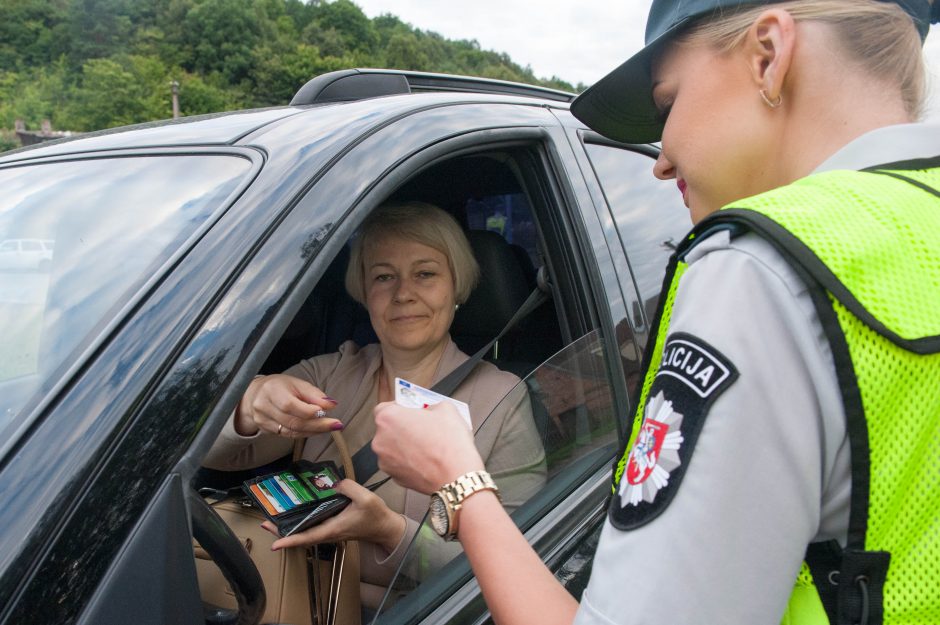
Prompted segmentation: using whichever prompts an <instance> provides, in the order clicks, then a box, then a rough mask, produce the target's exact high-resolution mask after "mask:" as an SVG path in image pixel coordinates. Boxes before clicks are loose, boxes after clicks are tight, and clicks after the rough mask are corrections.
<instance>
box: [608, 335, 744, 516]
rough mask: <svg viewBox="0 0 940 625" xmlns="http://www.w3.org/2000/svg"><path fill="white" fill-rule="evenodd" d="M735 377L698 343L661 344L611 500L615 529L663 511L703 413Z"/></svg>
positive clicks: (682, 338)
mask: <svg viewBox="0 0 940 625" xmlns="http://www.w3.org/2000/svg"><path fill="white" fill-rule="evenodd" d="M654 366H655V365H654ZM737 377H738V371H737V369H735V368H734V365H733V364H731V361H730V360H728V359H727V358H725V356H724V355H722V354H721V352H719V351H718V350H716V349H715V348H714V347H712V346H711V345H709V344H708V343H706V342H705V341H703V340H702V339H700V338H698V337H695V336H692V335H691V334H685V333H682V332H676V333H674V334H670V335H669V336H668V337H667V338H666V343H665V345H664V346H663V357H662V361H661V362H660V363H659V369H658V370H657V372H656V377H655V378H654V379H653V385H652V387H651V388H650V392H649V395H648V397H647V401H646V406H645V407H644V409H643V422H642V424H641V425H640V431H639V432H638V433H637V436H636V440H635V441H634V443H633V447H632V448H631V449H630V450H629V451H628V452H626V454H627V455H626V462H625V466H624V471H623V475H621V477H620V482H619V483H618V485H617V491H616V492H615V493H614V496H613V497H612V498H611V502H610V521H611V523H612V524H613V525H614V526H615V527H617V528H619V529H623V530H628V529H634V528H637V527H640V526H641V525H644V524H646V523H648V522H649V521H651V520H652V519H654V518H656V517H657V516H658V515H659V514H660V513H661V512H662V511H663V510H665V509H666V506H667V505H669V502H670V501H672V498H673V497H674V496H675V494H676V491H678V489H679V483H680V482H681V481H682V476H683V475H684V474H685V471H686V469H687V468H688V465H689V461H690V460H691V458H692V451H693V450H694V448H695V441H696V440H697V439H698V436H699V433H700V432H701V431H702V425H703V424H704V423H705V415H707V414H708V409H709V408H710V407H711V405H712V402H714V401H715V399H717V398H718V396H719V395H721V393H723V392H724V391H725V389H727V388H728V387H729V386H730V385H731V383H732V382H734V381H735V380H736V379H737Z"/></svg>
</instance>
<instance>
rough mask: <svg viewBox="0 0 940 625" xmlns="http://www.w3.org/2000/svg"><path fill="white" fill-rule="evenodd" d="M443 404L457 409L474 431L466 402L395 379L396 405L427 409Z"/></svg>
mask: <svg viewBox="0 0 940 625" xmlns="http://www.w3.org/2000/svg"><path fill="white" fill-rule="evenodd" d="M441 402H447V403H449V404H450V405H452V406H454V407H455V408H457V413H458V414H459V415H460V416H461V417H463V420H464V421H466V422H467V427H468V428H470V429H471V430H472V429H473V422H472V421H471V420H470V407H469V406H467V404H466V403H465V402H462V401H460V400H458V399H454V398H452V397H448V396H447V395H441V394H440V393H435V392H434V391H432V390H428V389H426V388H424V387H423V386H418V385H417V384H413V383H411V382H409V381H408V380H402V379H401V378H395V403H396V404H398V405H399V406H405V407H407V408H427V407H428V406H433V405H434V404H439V403H441Z"/></svg>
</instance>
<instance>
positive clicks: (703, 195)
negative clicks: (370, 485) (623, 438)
mask: <svg viewBox="0 0 940 625" xmlns="http://www.w3.org/2000/svg"><path fill="white" fill-rule="evenodd" d="M936 18H937V10H936V8H934V7H931V5H930V4H929V3H928V2H927V1H926V0H898V1H897V2H892V1H889V0H884V1H876V0H801V1H798V2H768V1H757V0H654V2H653V5H652V8H651V10H650V16H649V21H648V25H647V37H646V39H647V46H646V48H644V49H643V50H642V51H641V52H640V53H638V54H637V55H635V56H634V57H633V58H631V59H630V60H628V61H627V62H626V63H624V64H623V65H622V66H620V67H618V68H617V69H615V70H614V71H613V72H611V73H610V74H609V75H608V76H606V77H605V78H604V79H602V80H601V81H600V82H599V83H597V84H596V85H594V86H593V87H591V88H590V89H589V90H587V91H586V92H585V93H583V94H582V95H581V96H580V97H579V98H578V99H577V100H576V101H575V102H574V103H573V105H572V111H573V113H574V114H575V115H576V116H577V117H579V118H580V119H582V120H583V121H584V122H585V123H586V124H587V125H589V126H590V127H592V128H594V129H596V130H597V131H598V132H600V133H602V134H604V135H606V136H609V137H611V138H614V139H617V140H621V141H627V142H648V141H656V140H661V141H662V155H661V156H660V158H659V160H658V161H657V163H656V166H655V169H654V173H655V174H656V175H657V176H658V177H660V178H663V179H675V180H676V182H677V185H678V188H679V191H680V192H681V193H682V195H683V198H684V200H685V202H686V204H687V205H688V207H689V210H690V212H691V215H692V219H693V222H695V223H696V227H695V228H694V230H693V233H692V234H691V235H690V236H689V237H688V238H687V239H686V241H684V242H683V244H682V245H680V246H679V249H678V251H677V254H676V256H675V258H674V259H673V261H672V263H671V265H670V269H669V271H670V272H671V275H672V282H671V286H670V288H669V290H668V292H667V294H666V295H665V296H664V297H663V298H662V302H663V303H662V307H661V308H662V309H661V310H660V311H659V315H658V322H657V341H656V344H655V346H654V347H653V349H652V350H651V351H650V353H649V354H648V355H647V374H646V378H645V383H644V384H643V387H642V392H641V396H640V398H639V401H638V402H637V405H638V410H637V414H636V415H635V416H634V427H633V436H632V440H631V442H630V444H628V445H627V447H626V449H625V450H624V453H623V455H622V458H621V461H620V463H619V465H618V467H617V470H616V472H615V476H614V484H613V489H612V497H611V503H610V509H609V518H608V522H607V524H606V526H605V528H604V530H603V534H602V537H601V542H600V545H599V547H598V551H597V554H596V557H595V560H594V568H593V572H592V576H591V581H590V584H589V585H588V588H587V590H586V591H585V594H584V597H583V598H582V601H581V604H580V606H578V605H577V603H576V602H575V601H574V600H573V599H572V598H571V597H570V596H569V595H568V594H567V593H566V592H565V591H564V590H563V589H562V588H561V587H560V586H559V585H558V584H557V582H556V581H555V580H554V578H553V577H552V575H551V573H550V572H549V571H548V570H547V569H546V568H545V567H544V566H543V565H542V564H541V562H539V560H538V558H537V556H536V555H535V554H534V552H532V551H531V549H529V548H528V546H527V544H526V543H525V540H524V538H523V537H522V536H521V535H520V534H519V533H518V531H516V529H515V527H514V526H513V525H512V522H511V520H510V519H509V518H508V517H507V516H506V515H505V514H504V513H502V512H501V509H500V506H499V502H498V499H497V498H496V497H495V496H494V494H493V492H492V490H493V486H492V483H491V482H487V480H486V479H485V478H486V476H485V475H482V474H481V473H480V471H481V469H482V467H483V465H482V463H481V462H480V460H479V457H478V456H477V455H476V453H475V451H474V450H473V448H472V444H471V440H470V438H469V436H464V435H461V434H458V433H459V432H461V428H460V427H459V422H458V420H457V418H456V417H455V415H453V414H450V412H449V411H448V409H447V408H444V407H441V408H435V409H434V410H433V411H430V414H416V413H414V412H411V411H407V410H405V409H402V408H400V407H396V406H393V405H389V404H383V405H380V406H379V407H378V408H377V417H376V424H377V427H378V433H377V436H376V440H375V443H374V447H375V449H376V451H377V452H378V454H379V457H380V462H381V466H382V468H383V469H384V470H386V471H387V472H389V473H390V474H392V475H394V476H395V477H396V479H398V480H399V481H401V482H403V483H405V484H406V485H408V486H409V487H411V488H415V489H417V490H422V491H424V492H428V493H431V492H434V491H437V490H438V489H441V486H440V485H441V484H444V485H445V486H444V488H443V489H441V493H442V495H443V497H439V499H438V501H439V502H440V503H439V505H438V506H437V508H438V509H437V510H432V514H434V513H437V514H438V515H439V516H441V515H444V516H442V518H446V520H447V522H444V523H441V524H439V525H440V527H441V528H442V532H444V533H447V532H451V533H452V532H453V530H454V526H455V525H456V537H457V538H458V539H459V540H460V541H461V542H462V544H463V546H464V549H465V550H466V553H467V555H468V557H469V559H470V562H471V565H472V566H473V568H474V571H475V573H476V575H477V578H478V579H479V582H480V585H481V588H482V589H483V592H484V596H485V597H486V599H487V602H488V604H489V606H490V608H491V611H492V614H493V616H494V619H495V620H496V622H498V623H532V622H538V623H570V622H572V620H574V621H575V622H577V623H584V624H587V623H599V624H602V623H670V624H676V623H696V624H700V623H723V624H739V623H740V624H742V625H743V624H753V623H775V622H780V621H781V620H783V621H784V622H787V623H882V622H884V623H938V622H940V591H938V590H937V589H938V588H940V578H938V571H940V520H938V516H937V514H936V510H938V509H940V485H938V482H937V479H938V478H937V475H938V474H940V355H937V352H938V351H940V315H938V314H937V311H938V310H940V127H937V126H934V125H926V124H917V123H913V122H914V121H915V120H916V119H917V117H918V115H919V111H920V107H921V106H922V103H923V97H924V96H923V93H924V68H923V61H922V58H921V55H920V45H921V43H922V39H923V37H924V36H925V35H926V32H927V28H928V26H929V24H930V23H931V22H932V21H936ZM719 209H721V210H719ZM444 432H448V434H447V435H444ZM465 474H469V475H470V477H469V478H468V477H466V476H465ZM455 493H457V494H456V496H455ZM455 500H462V501H459V503H460V509H459V512H455V511H454V510H453V507H454V506H453V504H454V503H455ZM448 515H449V516H448ZM523 580H524V581H523Z"/></svg>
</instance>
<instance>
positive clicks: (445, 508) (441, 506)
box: [429, 471, 499, 540]
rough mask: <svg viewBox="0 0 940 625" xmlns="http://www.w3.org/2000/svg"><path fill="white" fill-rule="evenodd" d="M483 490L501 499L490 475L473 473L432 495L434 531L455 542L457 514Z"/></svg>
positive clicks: (432, 524) (431, 509) (431, 507)
mask: <svg viewBox="0 0 940 625" xmlns="http://www.w3.org/2000/svg"><path fill="white" fill-rule="evenodd" d="M482 490H491V491H493V492H494V493H496V496H497V497H499V488H497V487H496V482H494V481H493V478H492V477H490V474H489V473H487V472H486V471H471V472H470V473H465V474H463V475H461V476H460V477H458V478H457V479H456V480H454V481H453V482H451V483H449V484H444V485H443V486H441V489H440V490H439V491H437V492H436V493H432V494H431V504H430V513H429V516H430V517H431V527H432V528H434V531H435V532H437V533H438V534H439V535H441V536H442V537H443V538H444V540H454V539H455V538H456V537H457V516H458V515H457V513H458V512H460V507H461V505H462V504H463V502H464V500H465V499H466V498H467V497H469V496H470V495H472V494H474V493H478V492H480V491H482Z"/></svg>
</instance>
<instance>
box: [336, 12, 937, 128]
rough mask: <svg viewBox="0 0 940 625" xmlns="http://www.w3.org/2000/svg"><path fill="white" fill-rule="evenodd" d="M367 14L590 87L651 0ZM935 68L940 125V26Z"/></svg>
mask: <svg viewBox="0 0 940 625" xmlns="http://www.w3.org/2000/svg"><path fill="white" fill-rule="evenodd" d="M353 1H354V2H355V3H356V4H358V5H359V6H360V7H362V10H363V11H364V12H365V14H366V15H368V16H369V17H376V16H377V15H381V14H383V13H391V14H393V15H397V16H398V17H399V18H400V19H401V20H402V21H404V22H407V23H409V24H411V25H412V26H414V27H415V28H420V29H421V30H430V31H434V32H437V33H439V34H440V35H443V36H444V37H447V38H448V39H476V40H477V41H478V42H480V47H481V48H483V49H484V50H495V51H497V52H505V53H507V54H508V55H509V56H510V57H511V58H512V60H513V61H514V62H516V63H518V64H520V65H522V66H526V65H528V66H529V67H531V68H532V71H533V72H534V73H535V75H536V76H538V77H540V78H550V77H552V76H557V77H558V78H561V79H562V80H565V81H567V82H569V83H571V84H574V85H576V84H578V83H579V82H583V83H584V84H586V85H590V84H592V83H593V82H595V81H596V80H597V79H598V78H600V77H601V76H603V75H604V74H605V73H607V72H608V71H610V70H611V69H613V68H614V67H616V66H617V65H619V64H620V63H621V62H623V61H624V60H626V59H627V58H628V57H629V56H630V55H632V54H633V53H634V52H636V51H637V50H639V49H640V48H641V47H642V46H643V29H644V28H645V25H646V13H647V11H648V10H649V6H650V2H651V0H621V1H619V2H611V1H610V0H603V1H601V0H585V1H583V2H571V1H570V0H474V1H473V2H457V1H447V0H353ZM924 50H925V53H926V55H927V64H928V68H929V70H930V78H931V94H930V96H931V97H930V99H929V101H928V115H927V117H928V118H929V119H930V120H931V121H940V93H938V91H940V25H938V26H935V27H933V29H932V30H931V33H930V35H928V37H927V43H926V45H925V46H924Z"/></svg>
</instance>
